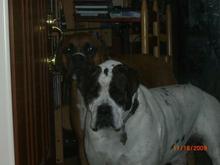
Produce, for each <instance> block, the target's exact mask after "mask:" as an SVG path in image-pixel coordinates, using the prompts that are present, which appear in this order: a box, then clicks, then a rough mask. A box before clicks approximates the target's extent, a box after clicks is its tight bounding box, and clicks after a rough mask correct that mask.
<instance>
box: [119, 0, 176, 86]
mask: <svg viewBox="0 0 220 165" xmlns="http://www.w3.org/2000/svg"><path fill="white" fill-rule="evenodd" d="M152 11H153V16H154V18H153V19H154V20H153V21H152V22H151V24H150V22H149V10H148V4H147V0H142V6H141V49H142V54H135V55H127V56H118V57H116V58H117V59H118V60H120V61H122V62H124V63H126V64H128V65H129V66H132V67H133V68H135V69H136V70H138V71H139V77H140V80H141V82H142V83H143V84H144V85H146V86H147V87H156V86H162V85H169V84H175V83H176V79H175V77H174V74H173V62H172V57H173V54H172V27H171V8H170V5H167V6H166V13H165V14H166V15H165V17H166V32H165V33H164V34H163V33H161V31H160V20H159V9H158V2H157V0H154V1H153V9H152ZM150 26H152V27H150ZM150 28H151V29H152V33H149V29H150ZM152 42H153V44H152ZM161 42H165V43H166V47H167V48H166V52H165V55H163V56H162V52H161V50H160V43H161ZM150 46H151V47H150ZM150 50H152V51H151V53H150Z"/></svg>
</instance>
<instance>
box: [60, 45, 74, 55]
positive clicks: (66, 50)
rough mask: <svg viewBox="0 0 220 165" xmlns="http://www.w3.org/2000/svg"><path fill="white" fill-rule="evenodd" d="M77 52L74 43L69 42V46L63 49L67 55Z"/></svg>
mask: <svg viewBox="0 0 220 165" xmlns="http://www.w3.org/2000/svg"><path fill="white" fill-rule="evenodd" d="M75 52H76V48H75V46H74V45H73V44H69V45H68V46H67V47H65V48H64V49H63V53H64V54H67V55H72V54H74V53H75Z"/></svg>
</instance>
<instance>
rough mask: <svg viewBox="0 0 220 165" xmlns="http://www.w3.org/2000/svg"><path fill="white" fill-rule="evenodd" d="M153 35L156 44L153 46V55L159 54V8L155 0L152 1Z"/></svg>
mask: <svg viewBox="0 0 220 165" xmlns="http://www.w3.org/2000/svg"><path fill="white" fill-rule="evenodd" d="M153 14H154V20H153V37H155V38H156V45H154V48H153V55H154V57H159V56H160V22H159V8H158V2H157V0H154V1H153Z"/></svg>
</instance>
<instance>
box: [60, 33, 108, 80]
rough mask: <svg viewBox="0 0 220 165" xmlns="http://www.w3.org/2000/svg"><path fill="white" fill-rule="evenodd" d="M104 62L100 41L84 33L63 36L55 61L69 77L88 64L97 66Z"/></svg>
mask: <svg viewBox="0 0 220 165" xmlns="http://www.w3.org/2000/svg"><path fill="white" fill-rule="evenodd" d="M104 60H105V57H104V54H103V53H102V50H101V43H100V41H98V40H97V39H96V37H95V36H93V35H92V34H90V33H85V32H80V33H75V34H73V35H68V36H64V38H63V40H62V43H61V46H60V49H59V52H58V56H57V59H56V61H57V63H58V65H59V64H60V66H62V70H63V71H64V72H67V74H68V75H69V76H71V75H72V74H73V73H74V72H75V71H77V70H81V69H82V68H83V67H84V66H86V65H88V64H95V65H97V64H100V63H101V62H103V61H104Z"/></svg>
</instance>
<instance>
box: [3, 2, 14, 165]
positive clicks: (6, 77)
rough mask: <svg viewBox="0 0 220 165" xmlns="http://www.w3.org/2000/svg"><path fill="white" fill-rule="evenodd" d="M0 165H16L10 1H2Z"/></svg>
mask: <svg viewBox="0 0 220 165" xmlns="http://www.w3.org/2000/svg"><path fill="white" fill-rule="evenodd" d="M0 164H2V165H15V159H14V137H13V120H12V94H11V70H10V46H9V17H8V0H0Z"/></svg>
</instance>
